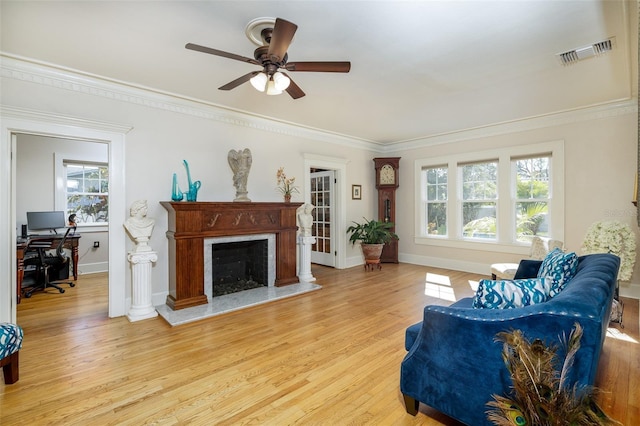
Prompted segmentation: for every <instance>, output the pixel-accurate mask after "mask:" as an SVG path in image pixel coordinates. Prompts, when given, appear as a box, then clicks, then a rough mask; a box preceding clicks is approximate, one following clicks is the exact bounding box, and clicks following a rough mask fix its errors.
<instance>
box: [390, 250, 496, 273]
mask: <svg viewBox="0 0 640 426" xmlns="http://www.w3.org/2000/svg"><path fill="white" fill-rule="evenodd" d="M398 260H399V261H400V262H403V263H411V264H414V265H422V266H433V267H434V268H443V269H452V270H454V271H462V272H469V273H472V274H480V275H486V276H487V278H489V277H490V276H491V272H490V271H491V270H490V266H489V265H488V264H486V263H477V262H465V261H461V260H457V259H445V258H442V257H430V256H416V255H413V254H402V253H400V255H399V256H398Z"/></svg>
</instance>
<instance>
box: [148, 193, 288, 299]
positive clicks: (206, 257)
mask: <svg viewBox="0 0 640 426" xmlns="http://www.w3.org/2000/svg"><path fill="white" fill-rule="evenodd" d="M160 204H162V206H163V207H164V208H165V209H166V210H167V213H168V214H167V221H168V226H167V233H166V235H167V240H168V249H169V252H168V255H169V259H168V260H169V265H168V266H169V271H168V272H169V294H168V295H167V305H168V306H169V307H170V308H171V309H173V310H177V309H184V308H189V307H191V306H197V305H204V304H207V303H208V300H210V298H212V297H213V290H212V287H213V285H212V283H211V277H212V275H211V274H212V273H213V272H212V269H211V264H212V256H213V254H212V253H211V252H209V254H206V253H205V251H207V250H211V245H212V244H215V243H216V242H220V241H223V242H230V240H227V241H224V240H218V238H222V239H227V238H237V237H240V238H244V237H249V239H255V237H256V236H257V235H262V234H269V235H271V237H269V239H270V240H269V241H273V242H272V243H271V242H270V243H268V244H269V255H268V256H269V259H270V260H269V266H268V268H269V272H268V274H269V276H268V283H267V285H268V286H276V287H280V286H283V285H288V284H294V283H297V282H299V280H298V277H297V276H296V229H297V227H296V209H297V208H298V207H299V206H300V205H301V204H300V203H252V202H247V203H238V202H202V201H198V202H187V203H185V202H170V201H161V202H160ZM262 239H264V238H262ZM205 240H212V241H213V242H210V243H209V244H204V241H205ZM272 246H273V247H274V248H273V249H271V247H272ZM207 247H209V248H207ZM272 257H273V260H271V259H272ZM207 264H209V266H208V267H207V266H206V265H207ZM207 268H208V270H207ZM205 271H208V272H207V273H205ZM272 271H273V272H272ZM207 281H208V282H207ZM205 289H206V290H205Z"/></svg>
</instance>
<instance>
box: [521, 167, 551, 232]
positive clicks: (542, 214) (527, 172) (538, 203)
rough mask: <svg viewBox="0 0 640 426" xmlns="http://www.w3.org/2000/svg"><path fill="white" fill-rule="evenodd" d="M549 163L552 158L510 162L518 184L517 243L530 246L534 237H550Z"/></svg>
mask: <svg viewBox="0 0 640 426" xmlns="http://www.w3.org/2000/svg"><path fill="white" fill-rule="evenodd" d="M550 160H551V156H550V155H541V156H537V157H528V158H513V159H512V160H511V161H512V166H513V175H514V176H513V177H512V181H515V196H514V198H513V207H512V208H513V211H514V212H515V215H516V229H515V233H516V238H517V240H518V241H526V242H530V241H531V238H532V237H533V236H534V235H538V236H548V235H549V214H548V213H549V198H550V194H551V181H550V180H549V175H550V170H549V163H550Z"/></svg>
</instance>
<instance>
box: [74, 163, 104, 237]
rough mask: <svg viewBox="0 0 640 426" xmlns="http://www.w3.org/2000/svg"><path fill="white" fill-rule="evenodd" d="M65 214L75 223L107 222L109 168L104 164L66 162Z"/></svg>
mask: <svg viewBox="0 0 640 426" xmlns="http://www.w3.org/2000/svg"><path fill="white" fill-rule="evenodd" d="M65 166H66V171H67V173H66V175H67V216H68V215H70V214H72V213H75V214H76V223H77V224H78V225H80V224H90V223H103V224H105V223H107V222H109V168H108V167H107V166H106V165H92V164H76V163H67V164H65Z"/></svg>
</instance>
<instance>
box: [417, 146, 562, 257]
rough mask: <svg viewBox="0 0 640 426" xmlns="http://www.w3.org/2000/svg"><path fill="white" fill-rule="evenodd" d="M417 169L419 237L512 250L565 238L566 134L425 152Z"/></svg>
mask: <svg viewBox="0 0 640 426" xmlns="http://www.w3.org/2000/svg"><path fill="white" fill-rule="evenodd" d="M415 173H416V186H417V188H418V191H417V193H416V204H415V205H416V206H417V207H416V209H417V211H416V237H415V242H416V243H417V244H435V245H442V246H449V247H460V248H470V249H474V248H477V244H492V245H493V246H494V249H495V250H497V251H505V252H509V250H510V249H509V247H513V246H523V247H526V246H527V245H528V244H529V242H530V241H531V237H532V236H533V235H540V236H549V237H552V238H555V239H560V240H563V239H564V229H563V225H564V181H563V176H564V143H563V142H562V141H556V142H546V143H541V144H533V145H521V146H516V147H510V148H503V149H498V150H487V151H480V152H471V153H469V152H466V153H461V154H456V155H451V156H443V157H434V158H425V159H419V160H416V162H415ZM523 253H524V251H523Z"/></svg>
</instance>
